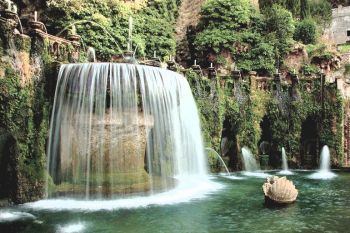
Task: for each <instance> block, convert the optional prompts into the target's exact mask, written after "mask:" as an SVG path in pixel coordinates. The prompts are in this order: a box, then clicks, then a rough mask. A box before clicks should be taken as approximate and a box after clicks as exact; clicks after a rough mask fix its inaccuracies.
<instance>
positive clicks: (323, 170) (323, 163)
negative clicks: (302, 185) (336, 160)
mask: <svg viewBox="0 0 350 233" xmlns="http://www.w3.org/2000/svg"><path fill="white" fill-rule="evenodd" d="M330 167H331V154H330V151H329V148H328V146H327V145H325V146H323V148H322V151H321V156H320V169H319V170H318V171H317V172H315V173H313V174H311V175H309V176H308V178H310V179H315V180H330V179H333V178H335V177H336V176H337V175H336V174H334V173H333V172H331V170H330Z"/></svg>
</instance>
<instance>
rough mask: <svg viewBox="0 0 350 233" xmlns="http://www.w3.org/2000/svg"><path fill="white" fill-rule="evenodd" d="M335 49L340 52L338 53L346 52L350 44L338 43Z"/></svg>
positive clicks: (348, 50)
mask: <svg viewBox="0 0 350 233" xmlns="http://www.w3.org/2000/svg"><path fill="white" fill-rule="evenodd" d="M337 50H338V51H339V52H340V53H348V52H350V44H342V45H339V46H338V48H337Z"/></svg>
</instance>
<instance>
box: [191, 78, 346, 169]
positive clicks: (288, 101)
mask: <svg viewBox="0 0 350 233" xmlns="http://www.w3.org/2000/svg"><path fill="white" fill-rule="evenodd" d="M186 76H187V79H188V80H189V83H190V85H191V88H192V90H193V93H194V97H195V99H196V101H197V106H198V108H199V112H200V115H201V123H202V131H203V134H204V140H205V141H206V145H208V146H210V147H212V148H213V149H215V150H216V151H218V152H220V150H221V147H220V143H221V137H222V133H223V124H224V121H226V120H227V121H228V122H229V125H230V127H231V128H230V129H229V130H230V131H231V132H232V133H233V134H234V135H235V138H236V143H237V145H236V146H237V148H236V152H237V154H234V155H230V156H235V157H236V159H235V161H238V162H239V163H240V156H241V155H240V153H241V152H240V150H241V148H242V147H243V146H247V147H249V148H250V149H251V151H252V152H253V154H254V155H255V156H256V158H257V159H259V158H258V154H259V143H260V140H261V136H262V130H268V131H269V133H270V134H271V135H270V136H271V139H270V141H269V143H270V148H271V149H270V153H271V154H270V166H272V167H279V166H280V164H281V163H280V159H281V158H280V154H281V147H285V149H286V152H287V156H288V159H289V160H290V164H291V165H292V166H293V167H307V166H310V164H307V163H306V162H305V161H304V158H303V157H302V155H301V153H305V152H304V151H303V143H304V142H303V141H302V140H303V139H302V134H303V130H305V129H303V124H305V122H306V120H307V119H308V118H311V119H312V120H313V121H315V124H316V125H317V128H316V129H315V130H316V132H317V135H315V137H316V138H317V139H318V142H317V144H318V146H319V147H321V146H323V145H328V146H329V147H330V148H331V151H332V164H333V165H334V166H340V165H341V163H342V159H343V149H342V148H343V123H342V121H343V117H344V116H343V109H344V108H343V102H344V100H343V98H342V97H341V96H340V94H339V91H338V90H337V88H336V86H334V84H325V86H324V88H323V92H322V93H321V91H320V90H321V89H322V88H321V82H320V79H319V78H316V79H312V80H302V81H301V82H300V83H299V84H296V85H295V86H290V85H285V84H278V85H277V87H276V83H274V81H270V84H269V86H270V88H269V90H268V91H264V90H258V89H256V88H254V85H251V84H250V82H249V81H248V80H244V81H239V82H240V85H239V88H240V91H241V92H240V96H239V97H237V91H235V90H234V89H235V88H237V87H235V86H234V85H235V84H236V85H237V83H236V81H233V80H232V78H231V77H217V78H216V79H211V80H209V79H207V78H203V77H201V75H199V74H197V73H195V72H188V73H187V75H186ZM251 82H254V80H253V79H252V80H251ZM277 90H278V91H277ZM242 96H243V97H242ZM281 96H283V98H282V97H281ZM264 118H266V120H267V121H268V122H269V128H268V129H262V127H261V123H262V121H263V119H264ZM315 143H316V142H315ZM319 149H320V148H319ZM316 156H317V157H315V158H313V159H314V161H312V162H313V163H312V166H315V165H317V162H318V157H319V155H318V154H317V155H316ZM211 160H213V158H212V159H211ZM241 167H242V166H241V164H234V165H233V167H231V169H240V168H241Z"/></svg>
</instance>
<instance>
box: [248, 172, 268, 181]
mask: <svg viewBox="0 0 350 233" xmlns="http://www.w3.org/2000/svg"><path fill="white" fill-rule="evenodd" d="M242 174H243V175H245V176H249V177H256V178H263V179H265V178H267V177H270V176H271V175H270V174H268V173H264V172H259V171H256V172H242Z"/></svg>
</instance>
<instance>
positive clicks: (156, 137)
mask: <svg viewBox="0 0 350 233" xmlns="http://www.w3.org/2000/svg"><path fill="white" fill-rule="evenodd" d="M206 166H207V165H206V162H205V156H204V150H203V144H202V138H201V133H200V124H199V118H198V112H197V108H196V105H195V102H194V99H193V96H192V93H191V90H190V88H189V85H188V83H187V81H186V79H185V78H184V77H183V76H181V75H179V74H177V73H174V72H171V71H168V70H163V69H159V68H154V67H146V66H136V65H130V64H112V63H98V64H94V63H87V64H68V65H62V66H61V69H60V72H59V79H58V83H57V88H56V94H55V102H54V108H53V114H52V119H51V125H50V140H49V144H48V172H49V175H50V177H51V178H52V182H53V184H52V182H51V183H50V182H48V184H47V195H48V197H49V198H56V197H63V198H75V199H76V200H82V199H85V200H96V199H98V200H106V199H109V200H111V199H114V200H115V199H120V198H126V197H128V198H129V197H130V195H135V194H136V195H139V194H140V193H141V194H142V195H145V194H149V195H151V197H152V195H153V193H157V192H162V191H166V190H172V189H174V188H175V189H176V188H177V187H193V186H195V185H196V184H195V183H196V181H198V182H199V183H203V182H204V184H205V185H204V184H203V185H202V186H198V187H202V188H201V189H200V192H203V191H205V190H208V189H210V188H209V187H213V186H210V182H207V181H208V178H207V169H206ZM49 180H51V179H48V181H49ZM188 182H191V184H192V185H191V186H186V184H187V183H188ZM49 183H50V184H49ZM203 187H204V188H203ZM207 188H208V189H207ZM194 193H195V192H191V193H189V194H191V195H194ZM152 200H153V199H152ZM50 201H51V200H47V201H46V202H45V201H43V202H41V203H44V205H46V206H47V205H49V206H51V207H52V205H53V206H55V207H59V206H61V205H63V204H62V203H61V202H59V201H58V202H50ZM143 203H148V202H147V201H144V202H143ZM150 203H152V202H150ZM153 203H154V202H153ZM66 204H67V203H66ZM85 204H86V203H85ZM90 204H91V203H90ZM114 204H115V205H117V206H123V205H124V204H125V203H124V204H123V203H120V202H118V201H117V202H116V201H114ZM68 205H70V206H72V204H71V203H69V204H68ZM87 205H88V204H87ZM39 206H40V205H39ZM116 208H117V207H116Z"/></svg>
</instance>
